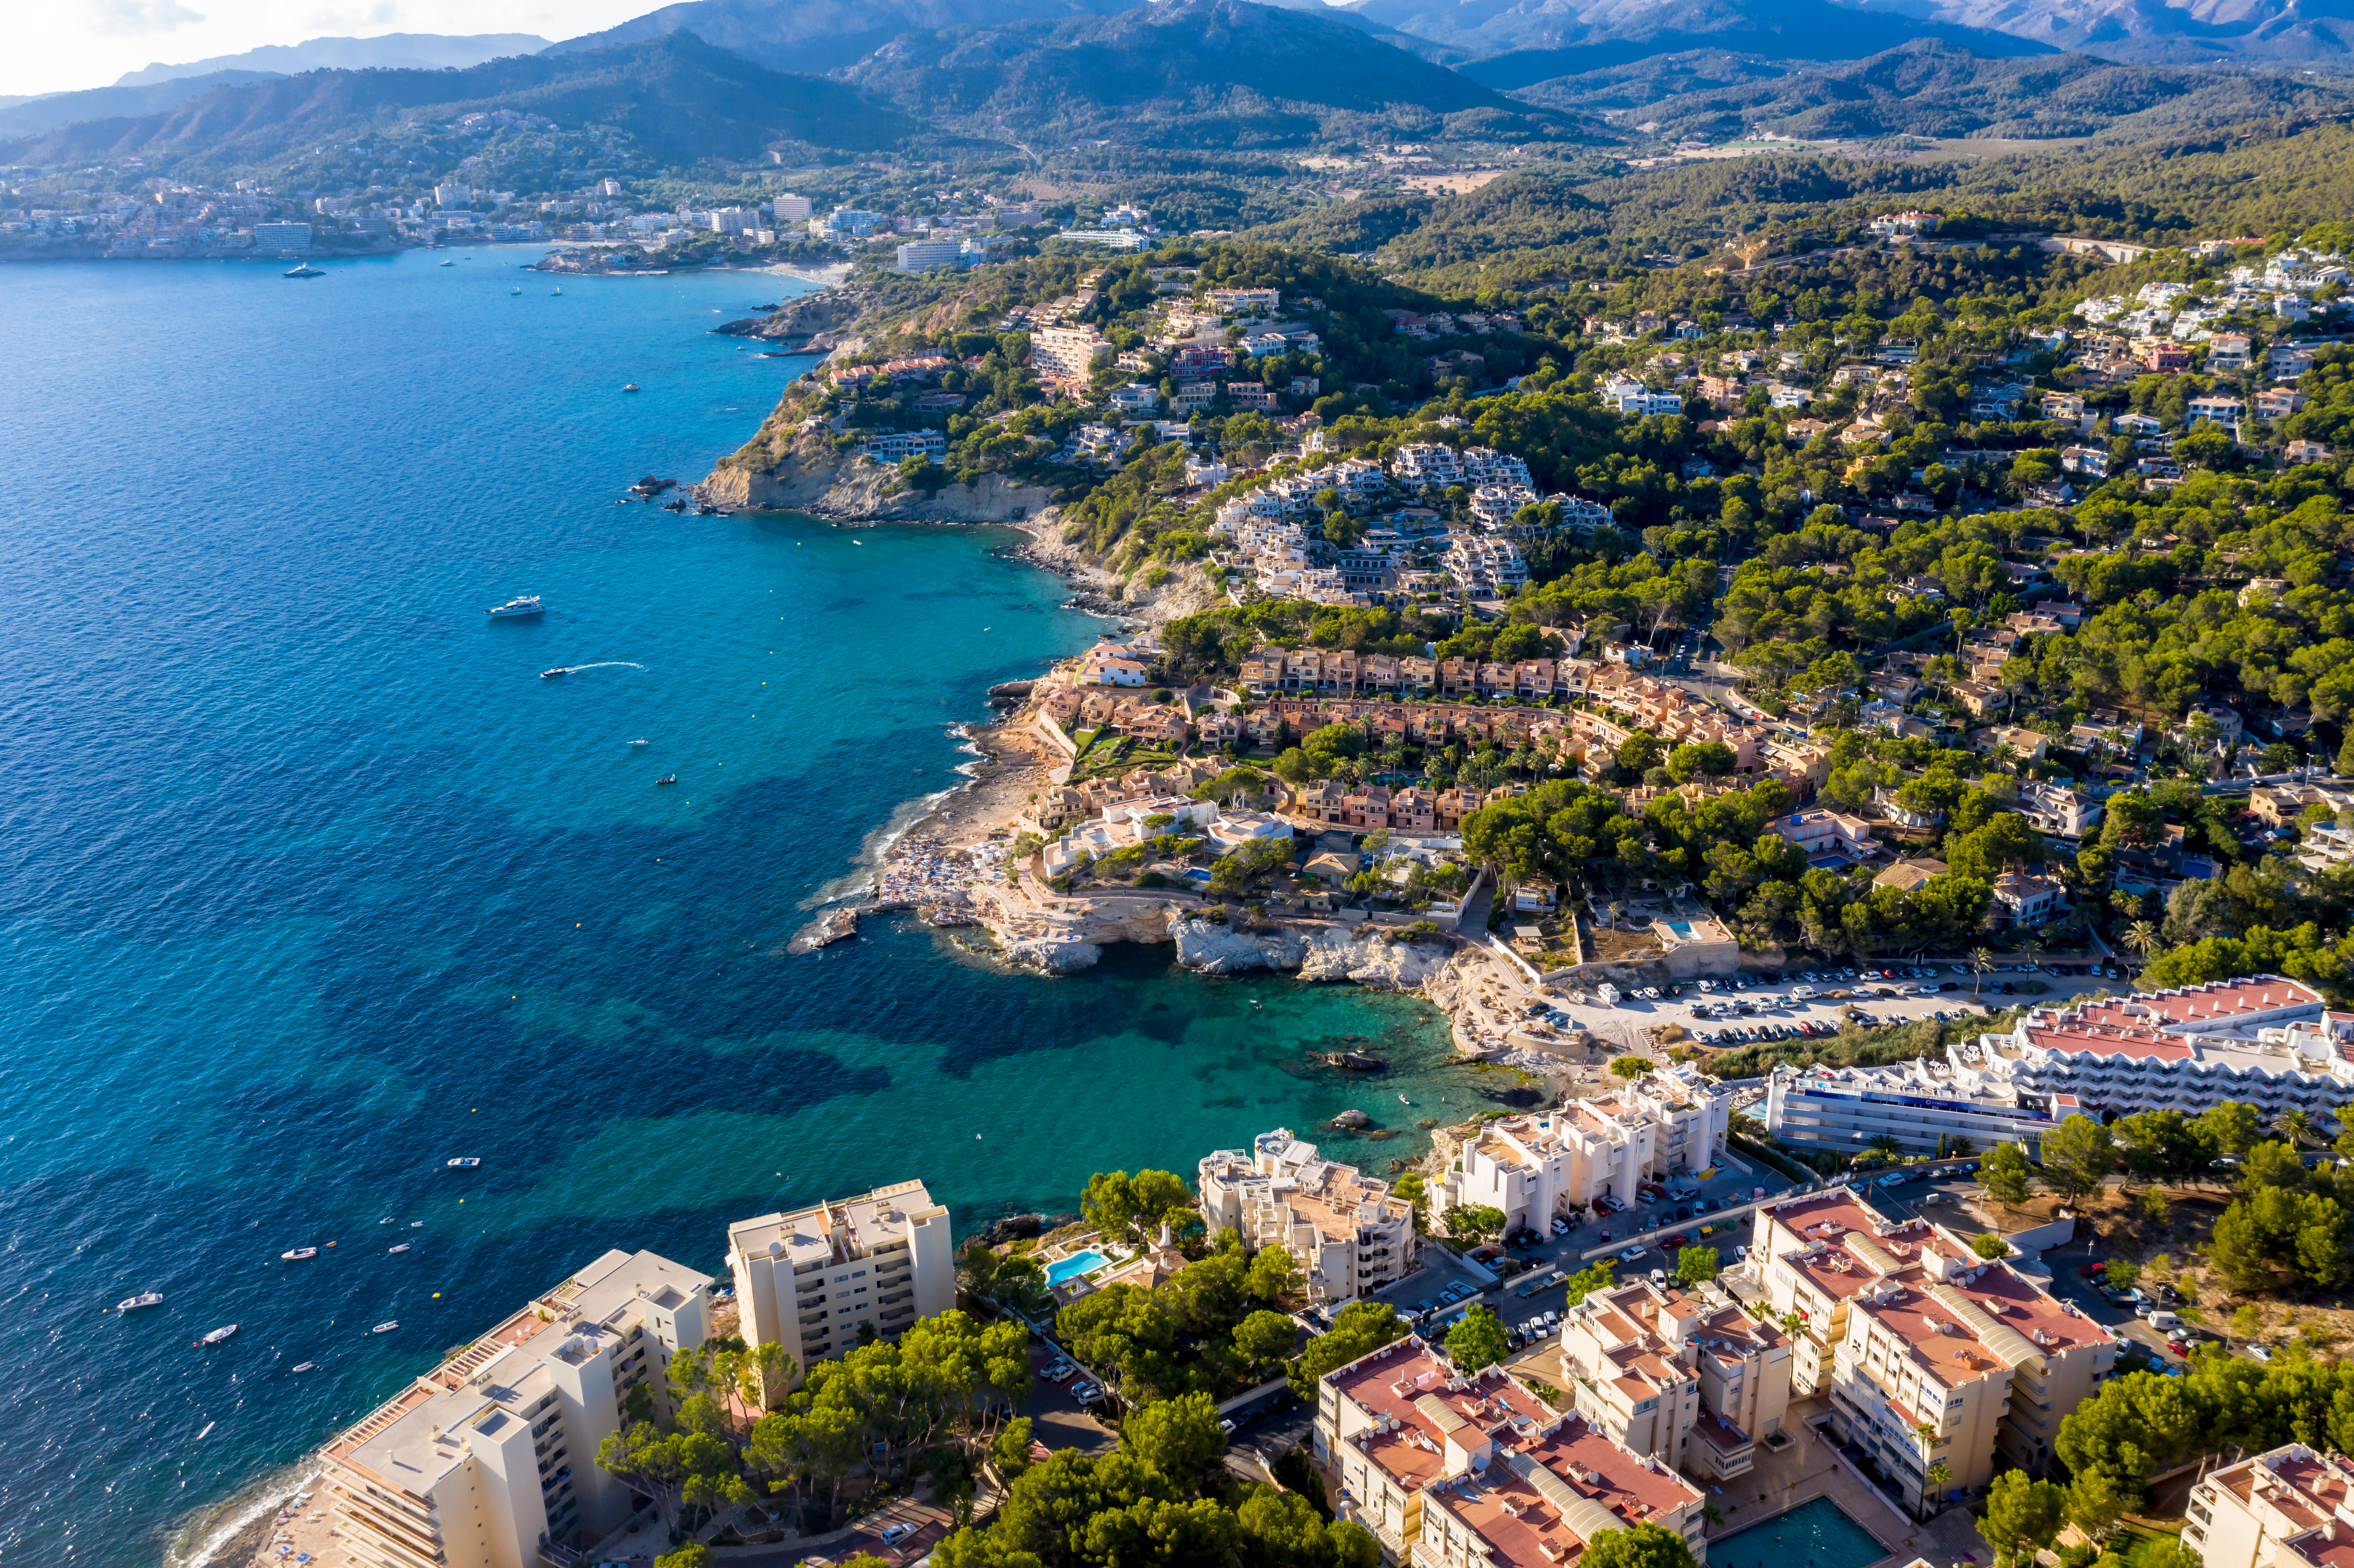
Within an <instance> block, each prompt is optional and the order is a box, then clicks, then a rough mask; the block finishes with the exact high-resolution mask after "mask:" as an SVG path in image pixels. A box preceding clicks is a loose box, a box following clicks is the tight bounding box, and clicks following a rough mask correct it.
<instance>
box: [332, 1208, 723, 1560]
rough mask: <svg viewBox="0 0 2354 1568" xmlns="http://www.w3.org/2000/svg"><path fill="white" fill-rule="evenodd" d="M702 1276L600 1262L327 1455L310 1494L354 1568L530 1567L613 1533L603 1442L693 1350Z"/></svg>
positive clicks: (655, 1262) (633, 1256)
mask: <svg viewBox="0 0 2354 1568" xmlns="http://www.w3.org/2000/svg"><path fill="white" fill-rule="evenodd" d="M710 1287H711V1277H710V1276H708V1275H704V1274H697V1273H696V1272H695V1271H694V1270H693V1269H691V1268H687V1267H685V1266H683V1265H680V1264H675V1263H673V1262H671V1261H670V1260H669V1259H667V1258H663V1257H657V1256H656V1255H653V1254H652V1253H650V1252H641V1253H626V1252H620V1251H614V1252H609V1253H607V1254H605V1255H604V1256H602V1257H600V1258H599V1259H597V1260H596V1261H595V1262H594V1263H591V1264H590V1265H588V1266H587V1267H586V1268H583V1269H581V1270H580V1271H579V1272H578V1274H576V1275H574V1276H573V1277H571V1278H569V1279H567V1280H566V1281H565V1282H564V1283H563V1284H561V1285H559V1286H557V1287H556V1288H555V1289H553V1290H550V1291H548V1292H547V1293H546V1295H544V1296H542V1297H540V1298H538V1299H537V1300H535V1301H529V1302H525V1304H524V1306H523V1308H521V1309H520V1310H518V1311H517V1312H515V1313H514V1315H513V1316H512V1317H510V1318H508V1319H506V1321H504V1323H501V1324H500V1325H499V1326H498V1327H497V1328H495V1329H493V1330H491V1331H490V1332H489V1333H488V1334H485V1335H484V1336H483V1337H482V1338H481V1339H479V1340H475V1341H474V1342H473V1344H472V1345H470V1346H468V1347H467V1348H466V1349H465V1350H464V1351H461V1353H459V1354H458V1355H456V1356H453V1357H451V1359H450V1360H449V1361H444V1362H442V1363H441V1365H440V1366H439V1367H436V1368H435V1369H434V1370H433V1371H432V1372H429V1373H428V1374H427V1375H426V1376H424V1377H420V1378H419V1379H418V1380H417V1381H416V1382H415V1383H410V1384H409V1385H408V1387H407V1388H405V1389H403V1390H401V1392H400V1393H398V1394H396V1395H395V1396H394V1397H393V1398H392V1399H391V1400H390V1401H388V1402H387V1403H386V1404H384V1405H383V1406H381V1407H380V1408H378V1409H377V1410H376V1412H375V1413H374V1414H371V1415H369V1416H368V1418H367V1419H366V1420H365V1421H362V1422H361V1423H360V1424H359V1425H356V1426H354V1427H353V1428H351V1430H349V1431H347V1432H345V1434H343V1436H340V1437H337V1438H336V1439H335V1440H334V1442H333V1443H330V1444H329V1445H328V1446H327V1448H326V1451H325V1453H324V1454H323V1456H322V1458H323V1464H324V1471H323V1475H322V1476H321V1478H320V1488H321V1489H322V1490H323V1492H324V1493H325V1494H326V1500H327V1502H328V1505H329V1507H330V1508H331V1509H332V1510H334V1516H335V1520H336V1528H337V1530H338V1531H340V1534H341V1539H342V1541H343V1543H344V1547H345V1551H346V1552H349V1553H350V1556H351V1561H352V1562H353V1563H355V1564H360V1565H362V1568H537V1565H538V1563H540V1560H541V1553H542V1549H543V1548H547V1549H549V1550H551V1551H553V1552H556V1553H557V1554H559V1555H561V1554H563V1553H565V1552H569V1551H571V1550H575V1549H578V1548H581V1547H586V1546H589V1545H593V1544H595V1543H596V1542H598V1541H600V1540H602V1539H603V1538H604V1537H605V1536H606V1535H608V1534H610V1533H611V1532H612V1531H616V1530H618V1529H620V1527H621V1524H622V1523H623V1521H624V1520H626V1519H627V1518H628V1517H629V1513H630V1489H629V1488H628V1487H627V1486H626V1485H624V1484H623V1483H622V1482H621V1481H620V1480H619V1479H618V1478H615V1477H613V1476H611V1475H609V1474H607V1473H606V1472H605V1471H604V1470H602V1469H599V1467H598V1465H597V1446H598V1444H599V1443H600V1442H601V1441H603V1440H604V1439H605V1438H606V1437H608V1436H612V1435H613V1434H614V1433H616V1432H619V1431H620V1429H621V1428H622V1426H623V1425H625V1423H626V1421H627V1419H628V1418H627V1416H626V1415H625V1414H624V1406H625V1404H626V1403H627V1402H628V1400H629V1398H630V1394H631V1390H632V1389H635V1388H638V1387H641V1386H642V1387H643V1388H644V1389H645V1390H646V1391H647V1394H648V1396H649V1397H650V1398H651V1400H652V1408H653V1410H654V1411H655V1412H656V1413H657V1414H668V1413H669V1384H668V1383H667V1381H666V1376H665V1374H666V1373H667V1372H668V1371H669V1367H670V1360H671V1357H672V1356H673V1355H674V1354H676V1353H677V1352H678V1351H682V1350H692V1349H694V1348H695V1346H697V1345H700V1344H701V1343H702V1342H703V1340H704V1336H705V1329H706V1314H707V1308H708V1306H709V1291H710Z"/></svg>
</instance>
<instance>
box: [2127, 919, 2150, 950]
mask: <svg viewBox="0 0 2354 1568" xmlns="http://www.w3.org/2000/svg"><path fill="white" fill-rule="evenodd" d="M2124 940H2125V944H2126V947H2128V948H2132V949H2133V950H2134V951H2135V952H2137V953H2139V954H2140V955H2141V956H2142V957H2143V958H2145V959H2146V958H2147V957H2149V950H2150V949H2151V948H2155V947H2157V946H2158V927H2156V926H2154V925H2152V924H2151V923H2150V922H2149V921H2147V920H2137V921H2135V922H2134V923H2133V924H2132V925H2130V926H2128V927H2126V933H2125V938H2124Z"/></svg>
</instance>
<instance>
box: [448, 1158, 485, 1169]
mask: <svg viewBox="0 0 2354 1568" xmlns="http://www.w3.org/2000/svg"><path fill="white" fill-rule="evenodd" d="M481 1163H482V1161H481V1160H477V1159H475V1158H474V1157H473V1156H472V1155H471V1154H469V1155H465V1156H463V1157H461V1158H460V1159H457V1160H451V1161H450V1169H451V1170H452V1171H472V1169H473V1168H474V1167H475V1166H477V1165H480V1164H481Z"/></svg>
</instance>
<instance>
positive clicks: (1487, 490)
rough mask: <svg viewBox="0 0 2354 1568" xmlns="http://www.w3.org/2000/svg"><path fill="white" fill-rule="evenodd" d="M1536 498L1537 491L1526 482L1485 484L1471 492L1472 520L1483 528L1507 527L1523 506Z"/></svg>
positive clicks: (1533, 501) (1530, 503) (1531, 502)
mask: <svg viewBox="0 0 2354 1568" xmlns="http://www.w3.org/2000/svg"><path fill="white" fill-rule="evenodd" d="M1536 500H1537V493H1536V492H1535V491H1533V490H1531V489H1530V488H1529V487H1528V486H1527V485H1525V484H1483V485H1481V486H1480V487H1479V489H1477V490H1475V491H1473V492H1472V493H1471V520H1472V521H1473V522H1475V523H1477V524H1479V525H1480V526H1481V527H1483V528H1507V527H1510V526H1511V522H1512V518H1513V516H1514V515H1515V514H1518V513H1519V511H1520V510H1521V508H1522V507H1523V506H1529V505H1532V504H1534V503H1535V502H1536Z"/></svg>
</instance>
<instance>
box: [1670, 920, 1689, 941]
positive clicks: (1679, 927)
mask: <svg viewBox="0 0 2354 1568" xmlns="http://www.w3.org/2000/svg"><path fill="white" fill-rule="evenodd" d="M1668 929H1669V930H1670V931H1673V932H1674V933H1675V934H1676V935H1677V936H1679V937H1681V938H1683V939H1684V940H1685V941H1687V942H1689V941H1691V921H1689V920H1670V921H1669V922H1668Z"/></svg>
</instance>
